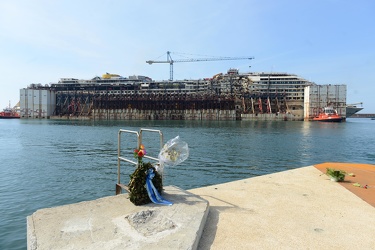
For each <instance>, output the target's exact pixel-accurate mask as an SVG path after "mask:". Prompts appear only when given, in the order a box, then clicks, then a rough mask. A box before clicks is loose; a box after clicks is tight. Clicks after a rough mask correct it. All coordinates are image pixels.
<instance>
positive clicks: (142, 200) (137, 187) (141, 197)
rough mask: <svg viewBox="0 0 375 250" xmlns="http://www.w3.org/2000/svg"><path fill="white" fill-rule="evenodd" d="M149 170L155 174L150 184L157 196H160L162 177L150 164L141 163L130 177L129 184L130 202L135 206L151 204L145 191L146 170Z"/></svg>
mask: <svg viewBox="0 0 375 250" xmlns="http://www.w3.org/2000/svg"><path fill="white" fill-rule="evenodd" d="M150 168H152V169H153V170H154V172H155V177H154V178H153V179H152V183H153V184H154V186H155V188H156V189H157V190H158V192H159V194H161V192H162V190H163V182H162V176H161V175H160V174H159V173H158V172H157V171H156V170H155V168H154V167H153V166H152V165H151V163H149V162H148V163H142V162H141V163H140V164H139V166H138V167H137V168H136V170H135V171H134V173H133V174H131V175H130V182H129V192H130V194H129V197H130V201H131V202H132V203H133V204H134V205H136V206H139V205H144V204H148V203H150V202H151V200H150V198H149V197H148V194H147V189H146V178H147V170H148V169H150Z"/></svg>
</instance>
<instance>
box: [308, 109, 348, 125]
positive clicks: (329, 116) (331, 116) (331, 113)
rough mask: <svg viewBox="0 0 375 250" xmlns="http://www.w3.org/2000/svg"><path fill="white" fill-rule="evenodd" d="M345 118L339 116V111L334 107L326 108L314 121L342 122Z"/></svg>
mask: <svg viewBox="0 0 375 250" xmlns="http://www.w3.org/2000/svg"><path fill="white" fill-rule="evenodd" d="M342 120H343V117H342V116H340V115H338V114H337V111H336V110H335V109H334V108H332V107H325V108H324V111H323V112H322V113H320V114H319V115H318V116H315V117H314V118H313V121H319V122H341V121H342Z"/></svg>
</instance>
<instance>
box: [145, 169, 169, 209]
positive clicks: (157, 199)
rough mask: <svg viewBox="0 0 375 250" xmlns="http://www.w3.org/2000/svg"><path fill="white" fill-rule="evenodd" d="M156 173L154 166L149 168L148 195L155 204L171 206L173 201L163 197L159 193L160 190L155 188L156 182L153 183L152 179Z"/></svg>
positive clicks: (147, 179)
mask: <svg viewBox="0 0 375 250" xmlns="http://www.w3.org/2000/svg"><path fill="white" fill-rule="evenodd" d="M154 176H155V173H154V170H153V169H152V168H150V169H148V170H147V178H146V189H147V194H148V197H150V200H151V201H152V202H153V203H155V204H160V205H167V206H171V205H172V204H173V203H172V202H170V201H168V200H166V199H163V197H161V195H160V194H159V192H158V190H157V189H156V188H155V186H154V184H153V183H152V179H153V178H154Z"/></svg>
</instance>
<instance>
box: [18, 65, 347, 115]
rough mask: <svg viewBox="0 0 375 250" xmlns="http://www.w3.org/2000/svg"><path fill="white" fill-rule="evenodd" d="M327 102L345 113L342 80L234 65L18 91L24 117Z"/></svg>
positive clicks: (232, 111)
mask: <svg viewBox="0 0 375 250" xmlns="http://www.w3.org/2000/svg"><path fill="white" fill-rule="evenodd" d="M327 106H330V107H333V108H334V109H336V110H337V112H338V114H339V115H341V116H343V117H344V118H345V116H346V85H317V84H315V83H313V82H310V81H307V80H306V79H303V78H302V77H299V76H297V75H294V74H288V73H275V72H272V73H266V72H260V73H255V72H250V73H240V72H239V71H238V70H236V69H229V70H228V72H226V73H220V74H216V75H214V76H212V77H210V78H205V79H199V80H174V81H154V80H152V79H151V78H149V77H146V76H129V77H122V76H120V75H117V74H110V73H106V74H104V75H102V76H101V77H99V76H97V77H94V78H92V79H89V80H82V79H75V78H61V79H60V80H59V81H58V82H57V83H51V84H48V85H42V84H30V85H29V86H28V87H27V88H23V89H21V90H20V116H21V118H24V119H28V118H29V119H33V118H37V119H79V120H83V119H90V120H299V121H302V120H311V119H312V118H313V117H314V116H316V115H318V114H319V112H321V111H322V109H323V108H324V107H327Z"/></svg>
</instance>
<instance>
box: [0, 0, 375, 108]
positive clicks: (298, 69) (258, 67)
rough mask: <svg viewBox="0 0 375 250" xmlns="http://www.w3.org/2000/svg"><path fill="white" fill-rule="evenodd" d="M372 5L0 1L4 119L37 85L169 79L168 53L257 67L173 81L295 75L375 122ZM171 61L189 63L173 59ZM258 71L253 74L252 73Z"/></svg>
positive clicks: (190, 67)
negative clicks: (343, 92) (328, 88)
mask: <svg viewBox="0 0 375 250" xmlns="http://www.w3.org/2000/svg"><path fill="white" fill-rule="evenodd" d="M374 11H375V1H372V0H357V1H351V0H304V1H300V0H284V1H276V0H274V1H271V0H242V1H236V0H230V1H229V0H206V1H204V0H189V1H187V0H184V1H182V0H181V1H180V0H174V1H173V0H170V1H167V0H158V1H151V0H137V1H126V0H123V1H120V0H82V1H79V0H55V1H51V0H33V1H29V0H2V1H1V2H0V51H1V54H0V73H1V76H2V79H1V88H0V109H2V108H4V107H5V106H7V105H8V103H9V101H11V103H12V105H14V104H16V103H17V102H18V101H19V90H20V89H21V88H25V87H27V86H28V85H29V84H31V83H41V84H49V83H51V82H57V81H58V80H59V78H63V77H74V78H79V79H90V78H93V77H95V76H101V75H102V74H104V73H105V72H110V73H116V74H120V75H122V76H125V77H128V76H130V75H146V76H149V77H151V78H152V79H154V80H167V79H168V78H169V65H168V64H153V65H149V64H146V60H156V59H160V60H165V59H166V51H172V52H178V53H184V54H190V57H191V58H201V57H208V56H216V57H246V56H254V57H255V59H254V60H235V61H211V62H193V63H175V64H174V78H175V79H198V78H205V77H211V76H213V75H215V74H217V73H220V72H226V71H227V70H228V69H229V68H237V69H239V70H240V71H241V72H248V71H250V70H251V71H256V72H270V71H272V72H287V73H294V74H297V75H299V76H301V77H304V78H306V79H308V80H310V81H313V82H315V83H317V84H346V85H347V102H348V103H357V102H363V107H364V110H363V111H362V112H361V113H375V97H374V93H375V49H374V45H375V25H374V24H375V14H374V13H375V12H374ZM172 57H173V59H176V60H177V59H182V58H181V57H179V56H177V54H176V56H174V55H173V54H172ZM249 66H251V68H250V67H249Z"/></svg>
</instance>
